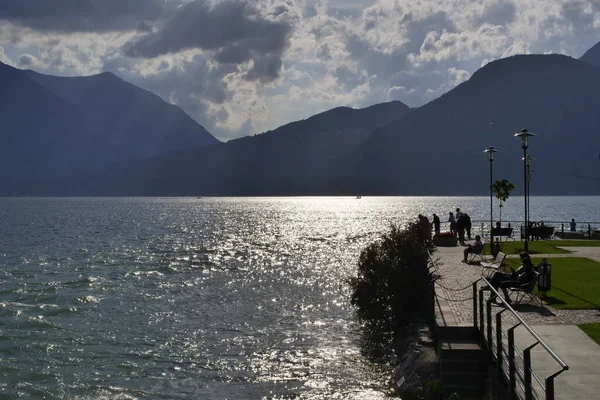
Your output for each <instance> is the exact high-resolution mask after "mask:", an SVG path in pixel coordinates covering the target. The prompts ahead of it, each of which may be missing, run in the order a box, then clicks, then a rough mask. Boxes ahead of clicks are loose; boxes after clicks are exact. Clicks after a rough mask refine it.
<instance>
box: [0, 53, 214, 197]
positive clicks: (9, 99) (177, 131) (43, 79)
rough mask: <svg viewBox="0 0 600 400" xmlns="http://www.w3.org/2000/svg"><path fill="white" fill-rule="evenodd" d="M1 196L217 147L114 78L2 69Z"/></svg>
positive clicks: (174, 112) (173, 111) (176, 112)
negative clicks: (169, 154) (181, 152)
mask: <svg viewBox="0 0 600 400" xmlns="http://www.w3.org/2000/svg"><path fill="white" fill-rule="evenodd" d="M0 87H2V96H1V97H0V143H1V144H2V145H1V146H0V178H1V179H0V194H15V193H16V194H19V193H30V192H31V191H32V190H33V191H35V190H37V189H35V188H36V186H38V185H40V186H44V185H50V186H52V185H55V184H56V182H54V181H55V180H56V179H63V180H64V179H76V180H77V177H81V179H83V178H84V177H85V175H86V174H88V173H90V174H97V173H100V172H102V171H104V170H105V169H106V168H108V167H111V168H113V167H114V166H115V165H117V164H119V163H124V162H126V163H130V162H133V161H136V160H141V159H144V158H148V157H152V156H157V155H159V154H163V153H166V152H169V151H177V150H184V149H185V150H189V149H197V148H199V147H202V146H205V145H209V144H216V143H218V141H217V140H216V139H215V138H214V137H213V136H212V135H210V133H208V132H207V131H206V130H205V129H204V128H203V127H202V126H200V125H199V124H197V123H196V122H195V121H194V120H192V119H191V118H190V117H189V116H188V115H186V114H185V113H184V112H183V111H182V110H181V109H179V108H178V107H176V106H173V105H171V104H168V103H166V102H165V101H163V100H162V99H160V98H159V97H158V96H156V95H154V94H152V93H150V92H148V91H146V90H143V89H141V88H138V87H136V86H134V85H132V84H129V83H127V82H125V81H123V80H121V79H120V78H118V77H116V76H115V75H113V74H111V73H103V74H99V75H94V76H88V77H75V78H65V77H56V76H48V75H42V74H38V73H35V72H33V71H24V70H18V69H15V68H12V67H10V66H8V65H5V64H2V63H0Z"/></svg>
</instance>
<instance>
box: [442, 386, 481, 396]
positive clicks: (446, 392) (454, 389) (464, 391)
mask: <svg viewBox="0 0 600 400" xmlns="http://www.w3.org/2000/svg"><path fill="white" fill-rule="evenodd" d="M485 392H486V387H485V386H483V387H474V388H470V387H464V386H462V385H445V386H443V387H442V398H444V399H447V398H448V397H450V396H451V395H452V394H454V393H458V394H460V396H461V397H460V399H461V400H481V399H482V398H483V396H484V394H485Z"/></svg>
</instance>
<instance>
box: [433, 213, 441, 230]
mask: <svg viewBox="0 0 600 400" xmlns="http://www.w3.org/2000/svg"><path fill="white" fill-rule="evenodd" d="M440 224H441V223H440V217H438V216H437V214H433V230H434V232H435V233H440Z"/></svg>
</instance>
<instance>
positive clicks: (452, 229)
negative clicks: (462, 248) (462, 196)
mask: <svg viewBox="0 0 600 400" xmlns="http://www.w3.org/2000/svg"><path fill="white" fill-rule="evenodd" d="M448 222H450V233H456V218H454V214H453V213H452V211H450V214H448Z"/></svg>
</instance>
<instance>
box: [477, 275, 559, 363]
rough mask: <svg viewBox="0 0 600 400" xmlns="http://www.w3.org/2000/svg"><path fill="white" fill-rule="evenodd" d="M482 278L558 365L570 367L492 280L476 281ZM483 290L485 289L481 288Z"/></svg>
mask: <svg viewBox="0 0 600 400" xmlns="http://www.w3.org/2000/svg"><path fill="white" fill-rule="evenodd" d="M480 280H483V281H484V282H485V283H486V284H487V285H488V287H489V290H490V291H492V292H493V293H494V294H495V295H496V299H500V301H502V303H503V305H504V306H505V307H506V308H507V309H508V310H509V311H510V312H511V313H512V314H513V316H514V317H516V318H517V320H518V321H519V322H520V323H521V325H523V327H524V328H525V329H526V330H527V331H528V332H529V333H530V334H531V336H533V337H534V338H535V340H537V341H538V342H539V344H540V345H541V346H542V347H543V348H544V350H546V351H547V352H548V354H550V355H551V356H552V358H553V359H554V360H555V361H556V362H557V363H558V365H560V366H561V367H562V368H563V370H564V371H566V370H568V369H569V366H568V365H567V363H565V362H564V361H563V359H562V358H560V357H559V356H558V354H556V353H555V352H554V350H552V349H551V348H550V346H548V344H547V343H546V342H544V339H542V338H541V337H540V336H539V335H538V334H537V333H536V332H535V331H534V330H533V329H532V328H531V327H530V326H529V324H528V323H527V322H525V321H524V320H523V318H521V317H520V316H519V314H518V313H517V312H516V311H515V310H514V308H512V307H511V306H510V304H509V303H508V302H506V300H504V298H503V297H502V296H500V293H498V292H497V291H496V289H494V288H493V287H492V284H491V283H490V281H488V280H487V279H486V278H485V277H481V278H480V279H478V280H477V281H475V282H478V281H480ZM480 290H483V289H480Z"/></svg>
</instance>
